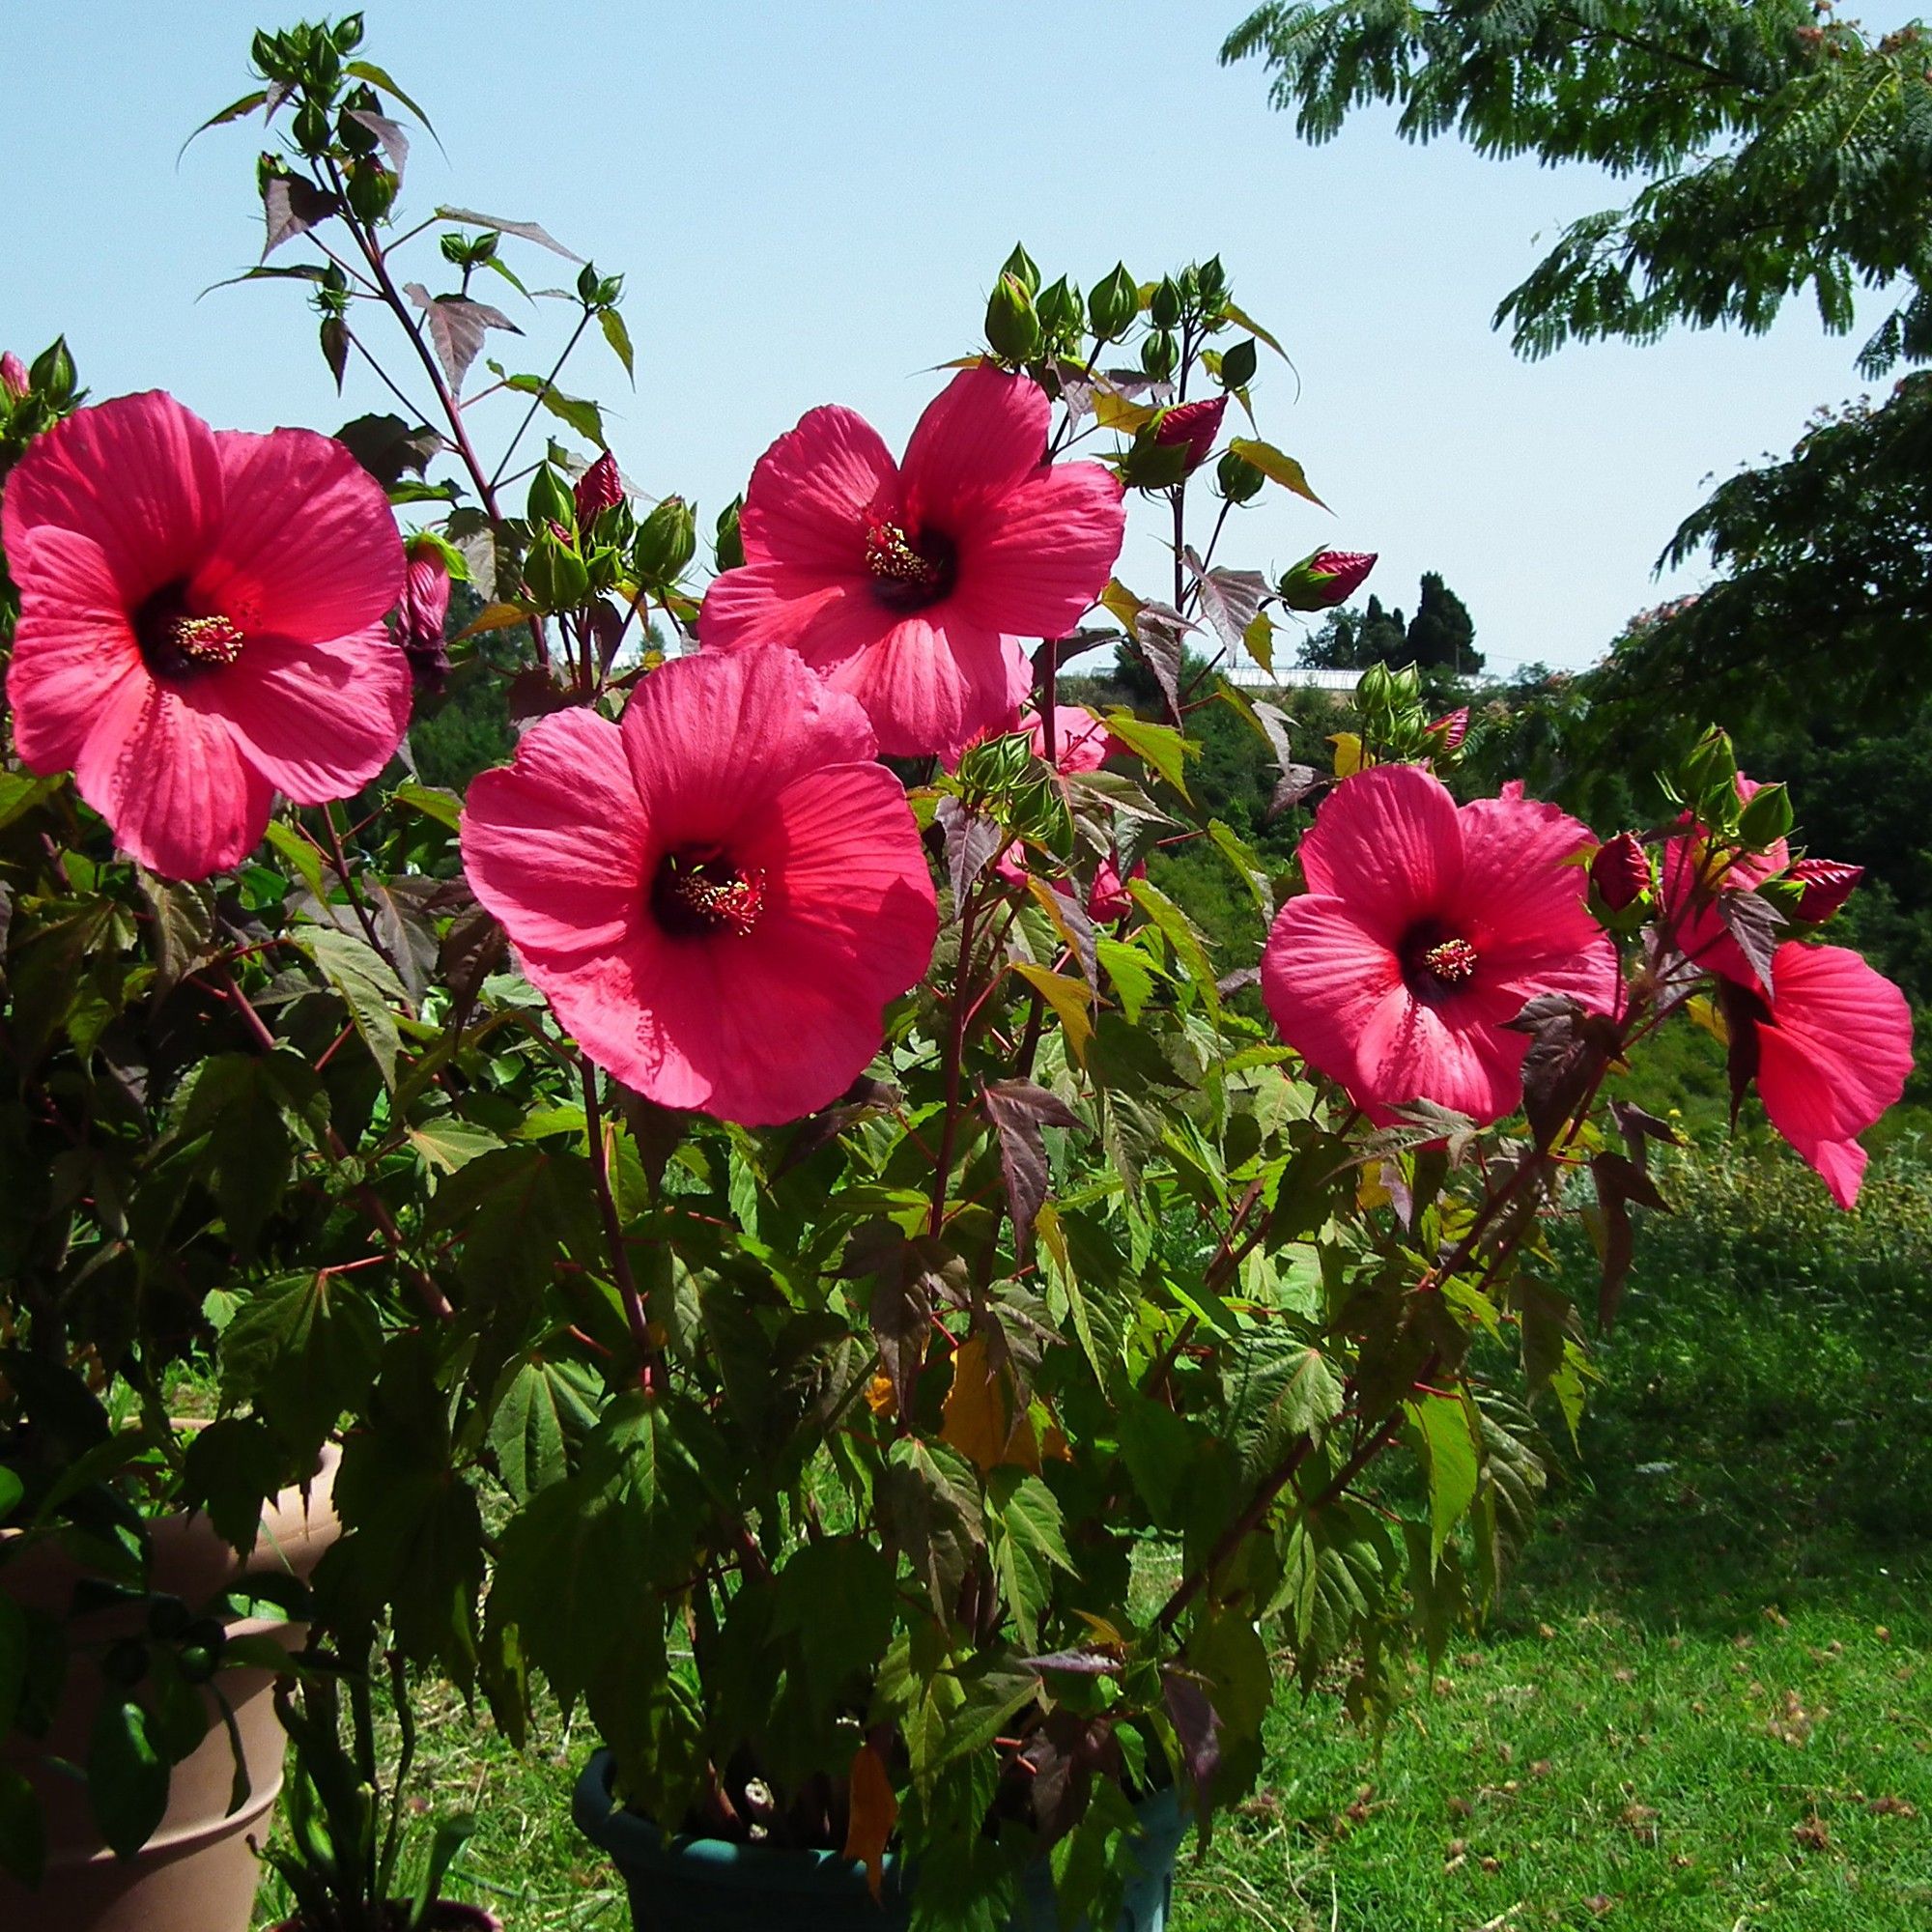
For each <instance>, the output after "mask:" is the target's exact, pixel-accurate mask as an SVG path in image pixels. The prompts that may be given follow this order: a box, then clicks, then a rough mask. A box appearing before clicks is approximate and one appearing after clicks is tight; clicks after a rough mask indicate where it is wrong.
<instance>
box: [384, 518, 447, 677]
mask: <svg viewBox="0 0 1932 1932" xmlns="http://www.w3.org/2000/svg"><path fill="white" fill-rule="evenodd" d="M408 554H409V560H410V561H409V569H408V570H407V571H406V572H405V573H404V577H403V599H402V602H401V603H400V604H399V605H398V606H397V607H396V641H397V642H398V643H399V644H401V645H402V647H403V649H404V651H405V652H406V653H407V654H408V656H409V660H410V672H411V674H412V676H413V677H414V679H415V682H416V689H417V690H418V691H440V690H441V689H442V682H443V679H444V678H445V677H447V676H448V675H449V651H448V648H447V647H446V646H445V644H444V643H443V639H442V633H443V626H444V623H445V621H446V620H447V618H448V616H449V565H448V564H447V563H446V562H445V561H444V560H443V554H442V547H441V545H440V544H439V543H438V542H437V541H436V540H435V538H433V537H415V538H413V539H412V541H411V543H410V546H409V553H408Z"/></svg>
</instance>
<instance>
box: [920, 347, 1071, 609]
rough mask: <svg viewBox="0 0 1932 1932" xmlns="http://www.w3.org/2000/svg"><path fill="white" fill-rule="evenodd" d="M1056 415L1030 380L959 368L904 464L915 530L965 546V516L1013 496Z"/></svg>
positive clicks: (1038, 458)
mask: <svg viewBox="0 0 1932 1932" xmlns="http://www.w3.org/2000/svg"><path fill="white" fill-rule="evenodd" d="M1052 415H1053V405H1052V404H1051V403H1049V402H1048V401H1047V399H1046V391H1045V390H1044V389H1042V388H1041V387H1040V386H1039V384H1037V383H1036V382H1034V381H1033V380H1032V378H1031V377H1027V376H1011V375H1008V374H1007V373H1006V372H1005V371H1004V370H1000V369H995V368H993V367H992V366H991V365H990V364H988V363H984V362H981V363H979V364H977V365H976V366H974V367H973V368H971V369H962V370H960V372H959V373H958V375H956V376H955V377H953V379H952V382H950V383H949V384H947V385H946V386H945V388H943V389H942V390H940V392H939V394H938V395H936V396H935V397H933V399H932V401H931V402H929V403H928V404H927V405H926V406H925V413H924V414H923V415H922V416H921V417H920V419H919V423H918V426H917V427H916V428H915V429H914V430H913V433H912V440H911V441H909V442H908V443H907V444H906V453H905V461H904V463H903V464H901V465H900V467H899V475H900V481H901V485H902V487H903V489H904V493H905V498H904V500H905V509H906V515H907V517H908V518H909V519H910V520H911V522H912V525H913V526H914V528H915V529H918V530H923V529H926V528H928V527H937V528H938V529H940V530H943V531H944V532H945V533H946V534H947V535H948V536H950V537H952V538H953V540H954V541H955V542H956V541H958V539H959V536H960V531H959V529H958V527H957V524H958V520H959V519H960V518H961V517H962V516H965V515H967V514H970V513H971V512H973V511H975V510H977V509H978V508H979V507H980V505H981V504H983V503H984V502H986V501H987V500H989V499H993V498H998V497H1005V496H1007V495H1008V494H1009V492H1011V491H1012V490H1014V489H1015V488H1017V486H1018V485H1019V484H1020V483H1022V482H1023V481H1024V480H1025V479H1026V478H1028V477H1029V476H1031V475H1032V474H1033V473H1034V472H1035V471H1036V470H1037V469H1039V467H1040V465H1041V464H1042V463H1043V462H1044V461H1045V460H1046V432H1047V425H1048V423H1049V422H1050V421H1051V419H1052ZM1103 581H1104V580H1103Z"/></svg>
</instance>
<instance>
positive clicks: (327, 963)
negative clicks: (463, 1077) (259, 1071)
mask: <svg viewBox="0 0 1932 1932" xmlns="http://www.w3.org/2000/svg"><path fill="white" fill-rule="evenodd" d="M297 943H298V945H299V946H300V947H301V949H302V951H303V952H306V953H307V954H308V956H309V957H310V958H311V959H312V960H313V961H314V962H315V967H316V970H317V971H318V972H319V973H320V974H321V975H322V976H323V978H324V979H325V980H327V981H328V983H329V984H330V985H331V986H333V987H334V988H335V990H336V992H337V993H338V994H340V995H341V998H342V1002H343V1004H344V1005H345V1006H346V1007H347V1008H348V1009H349V1017H350V1019H351V1021H352V1022H353V1023H354V1025H355V1031H356V1032H357V1033H358V1034H359V1035H360V1036H361V1037H362V1044H363V1045H364V1046H366V1047H367V1048H368V1049H369V1057H370V1059H372V1060H373V1061H374V1062H375V1063H376V1065H377V1068H378V1070H379V1071H380V1072H381V1073H382V1076H383V1084H384V1086H385V1087H387V1088H388V1089H389V1090H390V1091H391V1092H392V1093H393V1092H394V1091H395V1085H396V1060H397V1056H398V1055H399V1054H400V1053H401V1052H402V1035H401V1033H400V1031H399V1030H398V1028H397V1025H396V1014H395V1009H396V1008H397V1007H399V1006H400V1007H405V1008H407V1006H408V1004H409V998H408V995H407V994H406V993H405V992H404V991H403V982H402V981H401V980H398V979H397V978H396V975H395V969H394V968H393V967H391V966H390V964H389V963H388V961H387V960H386V959H384V957H383V956H382V954H381V953H380V952H377V951H376V950H375V948H374V947H372V946H371V945H370V944H369V943H368V941H367V940H365V939H360V938H357V937H356V936H355V934H354V933H348V932H341V931H338V930H337V929H336V928H335V927H333V926H327V925H318V926H304V927H303V928H301V930H300V932H299V933H298V938H297Z"/></svg>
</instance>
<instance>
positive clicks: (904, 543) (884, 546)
mask: <svg viewBox="0 0 1932 1932" xmlns="http://www.w3.org/2000/svg"><path fill="white" fill-rule="evenodd" d="M866 567H867V569H868V570H869V571H870V572H871V573H872V589H873V593H874V594H875V595H876V596H877V598H878V600H879V602H880V603H881V604H883V605H885V606H886V607H887V608H888V609H889V610H893V611H922V610H923V609H924V608H925V607H926V606H927V605H928V604H936V603H938V602H939V600H940V599H941V598H942V597H944V596H945V595H946V593H947V592H948V591H949V590H951V589H952V544H951V543H950V542H949V541H948V540H947V539H946V538H945V537H943V536H941V535H940V534H939V532H938V531H937V530H922V531H921V532H920V534H919V536H918V537H917V539H915V538H914V537H913V536H912V535H911V534H910V533H909V532H908V531H907V530H906V528H905V527H904V526H903V525H900V524H892V523H887V522H885V521H883V520H874V521H873V522H871V523H868V524H867V526H866Z"/></svg>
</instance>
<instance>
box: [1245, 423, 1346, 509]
mask: <svg viewBox="0 0 1932 1932" xmlns="http://www.w3.org/2000/svg"><path fill="white" fill-rule="evenodd" d="M1228 447H1229V448H1230V449H1232V450H1233V451H1234V452H1235V454H1236V456H1239V457H1244V458H1245V459H1246V460H1247V461H1248V462H1250V463H1252V464H1253V465H1254V466H1255V468H1256V469H1259V470H1260V471H1261V472H1262V474H1263V475H1264V476H1265V477H1266V478H1267V479H1268V480H1269V481H1270V482H1273V483H1279V484H1280V485H1281V486H1282V488H1283V489H1284V490H1292V491H1293V492H1294V494H1295V495H1296V496H1297V497H1304V498H1305V499H1306V500H1307V501H1309V502H1311V503H1313V504H1315V505H1317V507H1318V508H1321V509H1323V510H1325V509H1326V508H1327V507H1328V505H1327V504H1326V503H1324V502H1322V500H1321V497H1318V496H1317V495H1316V494H1315V492H1314V491H1313V490H1312V489H1310V488H1309V485H1308V474H1307V471H1306V470H1304V469H1302V467H1301V465H1300V464H1298V463H1297V462H1296V461H1295V460H1294V458H1293V457H1292V456H1288V455H1285V454H1284V453H1283V452H1282V451H1281V450H1279V449H1277V448H1276V447H1275V446H1274V444H1273V443H1271V442H1260V441H1257V440H1255V439H1254V438H1252V437H1245V436H1237V437H1236V438H1235V440H1233V441H1232V442H1231V443H1229V445H1228Z"/></svg>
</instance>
